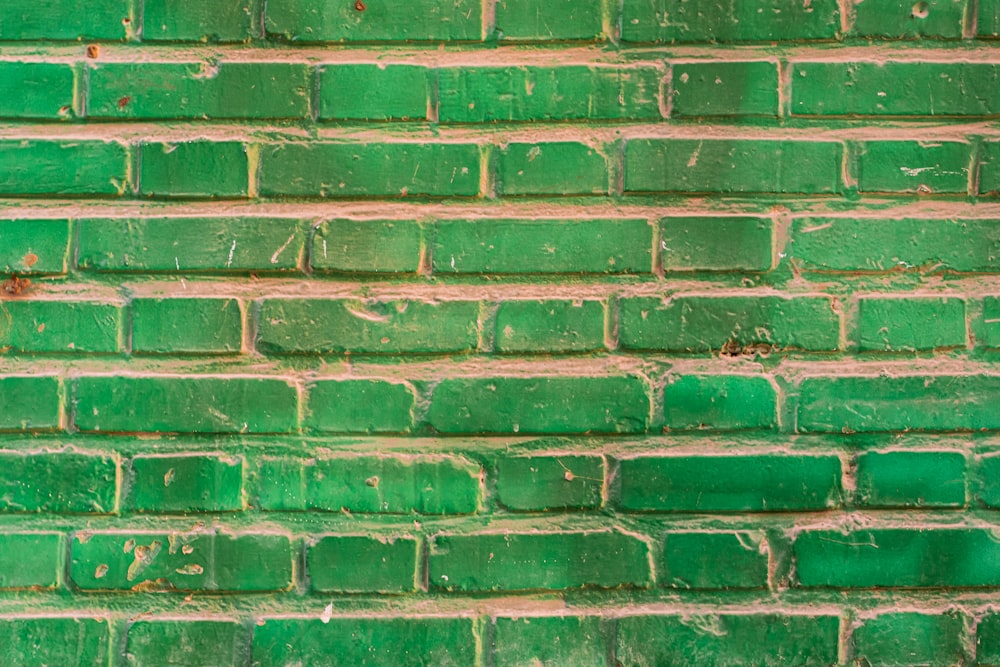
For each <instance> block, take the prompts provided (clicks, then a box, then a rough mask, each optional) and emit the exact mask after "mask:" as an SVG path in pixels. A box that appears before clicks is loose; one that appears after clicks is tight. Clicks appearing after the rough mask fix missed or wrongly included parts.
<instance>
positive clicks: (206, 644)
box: [125, 617, 250, 667]
mask: <svg viewBox="0 0 1000 667" xmlns="http://www.w3.org/2000/svg"><path fill="white" fill-rule="evenodd" d="M249 635H250V633H249V631H248V630H247V628H245V627H244V626H243V625H242V624H240V623H239V622H237V621H233V620H228V619H218V620H209V619H204V618H185V619H177V618H162V619H161V618H155V617H154V618H148V619H142V620H138V621H136V622H134V623H132V624H131V625H129V626H128V634H127V636H126V645H125V660H126V663H125V664H126V665H130V666H131V665H135V666H136V667H138V666H140V665H186V666H187V667H239V666H240V665H243V664H245V661H244V656H245V655H246V651H247V647H248V646H249V643H250V636H249Z"/></svg>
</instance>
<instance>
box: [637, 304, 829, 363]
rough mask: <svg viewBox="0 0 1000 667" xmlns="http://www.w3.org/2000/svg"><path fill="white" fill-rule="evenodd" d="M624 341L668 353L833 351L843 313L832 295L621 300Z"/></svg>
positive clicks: (643, 348) (640, 347) (638, 347)
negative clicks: (769, 350)
mask: <svg viewBox="0 0 1000 667" xmlns="http://www.w3.org/2000/svg"><path fill="white" fill-rule="evenodd" d="M619 318H620V320H619V330H620V334H619V336H620V340H621V346H622V347H623V348H625V349H634V350H663V351H669V352H712V351H720V350H721V351H723V352H733V351H738V350H742V349H747V348H750V349H753V348H756V347H760V346H763V347H764V348H774V349H775V350H788V349H792V350H817V351H830V350H836V349H838V347H839V339H840V315H839V314H838V313H837V312H836V310H834V302H833V300H832V299H831V298H829V297H825V296H823V297H811V296H796V297H794V298H787V297H783V296H728V297H727V296H718V297H713V296H694V295H692V296H673V297H670V298H669V299H668V300H666V301H664V300H662V299H658V298H652V297H636V298H629V299H623V300H622V302H621V313H620V315H619Z"/></svg>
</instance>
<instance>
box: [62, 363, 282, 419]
mask: <svg viewBox="0 0 1000 667" xmlns="http://www.w3.org/2000/svg"><path fill="white" fill-rule="evenodd" d="M75 423H76V426H77V427H78V428H79V429H80V430H81V431H100V432H105V433H114V432H143V433H151V432H152V433H159V432H187V433H292V432H295V431H296V430H298V393H297V392H296V389H295V386H293V385H292V384H291V383H289V382H288V381H287V380H284V379H281V378H259V377H198V376H191V375H187V376H184V377H178V376H144V377H140V376H119V377H115V376H88V377H80V378H77V380H76V413H75Z"/></svg>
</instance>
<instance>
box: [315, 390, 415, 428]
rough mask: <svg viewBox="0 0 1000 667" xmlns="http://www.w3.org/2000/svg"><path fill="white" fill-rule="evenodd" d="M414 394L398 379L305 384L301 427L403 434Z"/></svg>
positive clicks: (410, 414) (411, 423)
mask: <svg viewBox="0 0 1000 667" xmlns="http://www.w3.org/2000/svg"><path fill="white" fill-rule="evenodd" d="M415 403H416V397H415V396H414V394H413V390H412V389H411V388H410V387H409V386H407V385H405V384H403V383H399V382H387V381H384V380H324V381H320V382H316V383H315V384H313V385H311V386H310V387H309V402H308V406H307V408H306V417H305V426H306V428H310V429H315V430H317V431H326V432H332V433H403V432H406V431H409V430H410V427H411V426H412V425H413V410H414V407H415Z"/></svg>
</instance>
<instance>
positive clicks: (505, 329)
mask: <svg viewBox="0 0 1000 667" xmlns="http://www.w3.org/2000/svg"><path fill="white" fill-rule="evenodd" d="M604 319H605V304H604V302H602V301H590V300H587V301H584V300H579V301H576V300H569V299H564V300H556V299H550V300H544V301H542V300H539V301H527V300H525V301H503V302H501V303H500V305H499V306H498V308H497V314H496V349H497V351H498V352H511V353H518V352H551V353H561V352H589V351H593V350H600V349H603V348H604Z"/></svg>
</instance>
